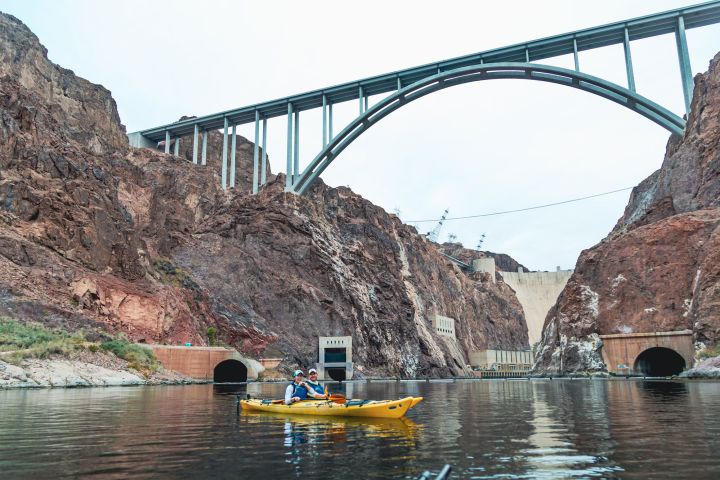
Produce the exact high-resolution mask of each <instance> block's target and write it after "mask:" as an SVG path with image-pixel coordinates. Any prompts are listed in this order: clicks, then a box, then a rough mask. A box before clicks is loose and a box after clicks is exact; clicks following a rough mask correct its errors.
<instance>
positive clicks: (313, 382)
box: [305, 368, 327, 398]
mask: <svg viewBox="0 0 720 480" xmlns="http://www.w3.org/2000/svg"><path fill="white" fill-rule="evenodd" d="M305 385H307V386H308V387H309V388H308V391H313V392H315V393H316V394H317V396H315V397H313V398H327V397H326V396H325V389H324V388H323V386H322V385H320V384H319V383H318V381H317V370H315V369H314V368H311V369H310V370H308V379H307V380H306V381H305Z"/></svg>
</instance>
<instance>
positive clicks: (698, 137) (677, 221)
mask: <svg viewBox="0 0 720 480" xmlns="http://www.w3.org/2000/svg"><path fill="white" fill-rule="evenodd" d="M719 225H720V54H719V55H717V56H716V57H715V58H714V59H713V60H712V62H711V63H710V69H709V71H708V72H707V73H705V74H703V75H698V76H697V77H695V90H694V95H693V102H692V111H691V113H690V116H689V119H688V125H687V128H686V131H685V134H684V136H683V137H682V138H680V137H675V136H673V137H671V139H670V141H669V142H668V147H667V153H666V156H665V160H664V162H663V165H662V167H661V168H660V170H658V171H657V172H655V173H653V174H652V175H651V176H650V177H648V178H647V179H646V180H644V181H643V182H642V183H641V184H640V185H638V186H637V187H636V188H635V189H633V192H632V195H631V198H630V202H629V204H628V206H627V208H626V209H625V213H624V215H623V216H622V217H621V218H620V220H619V221H618V223H617V225H616V226H615V228H614V229H613V231H612V232H611V233H610V235H608V237H607V238H605V239H604V240H603V241H602V242H601V243H599V244H598V245H596V246H595V247H593V248H591V249H589V250H585V251H584V252H582V254H581V255H580V258H579V259H578V262H577V266H576V268H575V273H574V274H573V276H572V277H571V279H570V281H569V282H568V284H567V287H566V288H565V290H564V291H563V293H562V294H561V295H560V297H559V299H558V302H557V304H556V305H555V306H554V307H553V309H552V310H551V311H550V312H549V313H548V316H547V318H546V320H545V326H544V330H543V341H542V348H541V351H540V353H539V355H538V358H537V365H536V368H537V370H538V371H539V372H541V373H543V372H544V373H572V372H577V371H585V370H603V369H604V368H605V366H604V365H603V363H602V359H601V358H600V355H599V348H600V345H601V343H600V341H599V338H598V337H597V335H602V334H611V333H631V332H654V331H671V330H683V329H692V330H693V332H694V335H695V339H696V341H697V342H699V343H700V344H705V345H713V344H716V343H717V342H718V340H720V229H719V228H718V226H719Z"/></svg>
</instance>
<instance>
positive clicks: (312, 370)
mask: <svg viewBox="0 0 720 480" xmlns="http://www.w3.org/2000/svg"><path fill="white" fill-rule="evenodd" d="M311 373H317V370H315V369H314V368H311V369H310V370H308V375H310V374H311Z"/></svg>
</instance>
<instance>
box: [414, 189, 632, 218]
mask: <svg viewBox="0 0 720 480" xmlns="http://www.w3.org/2000/svg"><path fill="white" fill-rule="evenodd" d="M632 188H635V187H625V188H619V189H617V190H611V191H609V192H603V193H596V194H595V195H588V196H587V197H580V198H573V199H571V200H563V201H562V202H555V203H546V204H545V205H536V206H534V207H526V208H518V209H516V210H505V211H502V212H492V213H479V214H477V215H467V216H464V217H452V218H445V221H446V222H447V221H450V220H465V219H468V218H480V217H492V216H493V215H505V214H507V213H517V212H526V211H528V210H537V209H538V208H547V207H554V206H556V205H563V204H565V203H572V202H579V201H581V200H587V199H589V198H595V197H602V196H603V195H610V194H611V193H618V192H624V191H625V190H630V189H632ZM439 220H440V219H439V218H432V219H427V220H406V223H423V222H437V221H439Z"/></svg>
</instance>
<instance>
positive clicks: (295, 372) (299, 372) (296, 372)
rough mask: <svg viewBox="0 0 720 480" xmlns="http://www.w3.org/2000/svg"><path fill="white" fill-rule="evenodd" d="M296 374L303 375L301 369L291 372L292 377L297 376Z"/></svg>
mask: <svg viewBox="0 0 720 480" xmlns="http://www.w3.org/2000/svg"><path fill="white" fill-rule="evenodd" d="M298 375H302V376H303V377H304V376H305V374H304V373H303V371H302V370H295V371H294V372H293V377H297V376H298Z"/></svg>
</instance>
